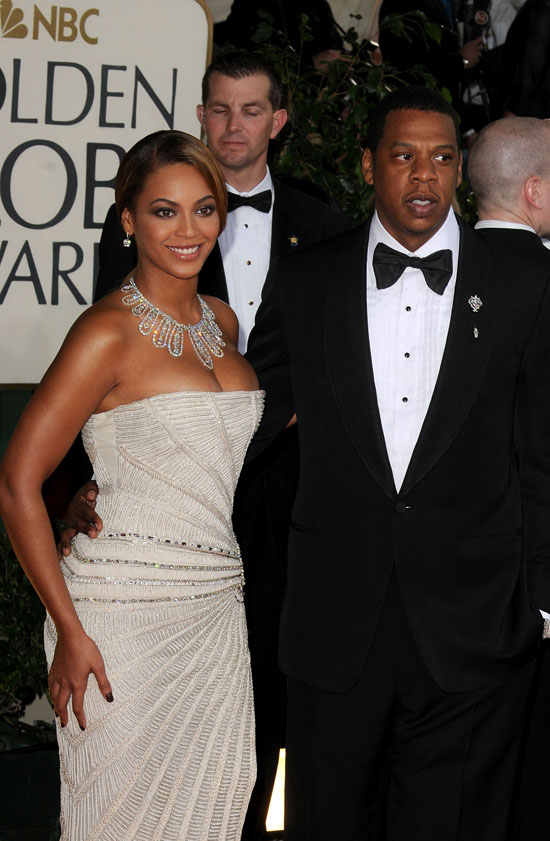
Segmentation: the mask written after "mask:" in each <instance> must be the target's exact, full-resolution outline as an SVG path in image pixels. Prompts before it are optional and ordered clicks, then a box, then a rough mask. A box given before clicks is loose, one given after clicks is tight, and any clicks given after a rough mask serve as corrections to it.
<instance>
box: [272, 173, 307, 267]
mask: <svg viewBox="0 0 550 841" xmlns="http://www.w3.org/2000/svg"><path fill="white" fill-rule="evenodd" d="M273 189H274V191H275V197H274V204H273V222H272V226H271V258H270V259H271V262H273V259H274V258H275V257H281V256H282V255H283V254H288V253H289V252H291V251H293V250H294V249H295V248H296V246H297V245H298V244H300V245H301V244H302V241H303V240H306V239H307V234H308V230H307V227H306V226H305V225H304V222H303V221H301V220H300V219H299V218H296V213H293V203H292V200H291V197H290V199H289V194H288V191H287V190H286V189H285V185H284V184H280V183H279V182H278V181H277V180H276V179H273Z"/></svg>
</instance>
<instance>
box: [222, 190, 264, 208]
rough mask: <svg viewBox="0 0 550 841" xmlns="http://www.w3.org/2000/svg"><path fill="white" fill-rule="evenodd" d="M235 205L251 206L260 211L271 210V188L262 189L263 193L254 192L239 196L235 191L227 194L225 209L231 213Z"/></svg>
mask: <svg viewBox="0 0 550 841" xmlns="http://www.w3.org/2000/svg"><path fill="white" fill-rule="evenodd" d="M237 207H253V208H254V210H259V211H260V212H261V213H269V211H270V210H271V190H264V191H263V193H256V195H255V196H239V195H238V194H237V193H228V194H227V209H228V211H229V212H230V213H231V211H232V210H235V209H236V208H237Z"/></svg>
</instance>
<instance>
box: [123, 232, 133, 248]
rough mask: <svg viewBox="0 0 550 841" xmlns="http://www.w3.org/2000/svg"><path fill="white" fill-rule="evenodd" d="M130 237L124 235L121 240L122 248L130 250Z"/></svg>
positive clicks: (129, 235) (127, 234)
mask: <svg viewBox="0 0 550 841" xmlns="http://www.w3.org/2000/svg"><path fill="white" fill-rule="evenodd" d="M131 236H132V235H131V234H129V233H126V236H125V237H124V239H123V240H122V244H123V246H124V248H130V246H131V244H132V240H131V239H130V237H131Z"/></svg>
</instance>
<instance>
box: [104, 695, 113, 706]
mask: <svg viewBox="0 0 550 841" xmlns="http://www.w3.org/2000/svg"><path fill="white" fill-rule="evenodd" d="M105 699H106V700H107V701H108V702H109V703H110V704H112V703H113V701H114V698H113V693H112V692H108V693H107V694H106V695H105Z"/></svg>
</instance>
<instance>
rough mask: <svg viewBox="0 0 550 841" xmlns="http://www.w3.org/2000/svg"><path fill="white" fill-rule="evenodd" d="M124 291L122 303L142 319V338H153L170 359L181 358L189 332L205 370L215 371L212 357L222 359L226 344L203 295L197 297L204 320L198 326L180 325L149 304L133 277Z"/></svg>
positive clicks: (140, 323) (155, 344)
mask: <svg viewBox="0 0 550 841" xmlns="http://www.w3.org/2000/svg"><path fill="white" fill-rule="evenodd" d="M121 291H122V292H125V293H127V294H125V295H123V297H122V303H123V304H125V305H126V306H127V307H132V314H133V315H135V316H136V318H140V319H141V321H140V322H139V325H138V330H139V332H140V333H141V335H142V336H150V335H152V340H153V344H154V346H155V347H157V348H166V349H167V350H168V353H169V354H170V355H171V356H176V357H178V356H181V355H182V353H183V337H184V333H185V332H186V333H187V335H188V336H189V340H190V342H191V346H192V348H193V350H194V351H195V353H196V354H197V356H198V358H199V359H200V361H201V362H202V364H203V365H204V366H205V367H206V368H209V369H210V370H212V368H213V367H214V362H213V360H212V356H216V357H217V358H218V359H221V357H222V356H223V348H224V347H225V342H224V340H223V339H222V331H221V329H220V328H219V327H218V325H217V324H216V319H215V316H214V313H213V312H212V310H211V309H210V307H209V306H208V304H207V303H206V301H203V299H202V298H201V296H200V295H197V298H198V299H199V303H200V305H201V311H202V316H201V320H200V321H199V322H198V323H197V324H181V322H179V321H176V319H175V318H172V316H171V315H168V313H165V312H163V311H162V310H160V309H159V308H158V307H155V306H154V304H152V303H151V302H150V301H148V300H147V298H145V297H144V296H143V295H142V294H141V292H140V291H139V289H138V288H137V286H136V284H135V282H134V279H133V278H130V280H129V281H128V283H126V284H125V285H124V286H123V287H122V288H121Z"/></svg>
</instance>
